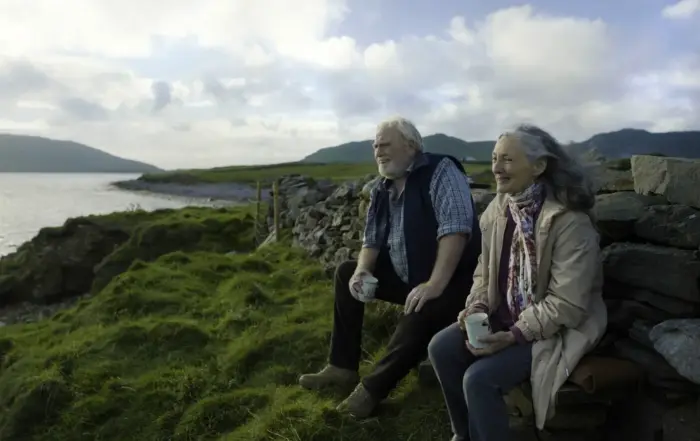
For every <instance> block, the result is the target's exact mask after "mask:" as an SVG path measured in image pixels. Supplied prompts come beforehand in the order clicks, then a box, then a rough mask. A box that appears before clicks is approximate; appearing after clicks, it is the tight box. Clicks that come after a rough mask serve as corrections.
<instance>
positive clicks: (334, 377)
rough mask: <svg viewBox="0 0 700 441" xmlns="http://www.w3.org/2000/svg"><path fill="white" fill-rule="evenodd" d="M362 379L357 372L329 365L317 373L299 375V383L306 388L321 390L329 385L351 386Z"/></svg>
mask: <svg viewBox="0 0 700 441" xmlns="http://www.w3.org/2000/svg"><path fill="white" fill-rule="evenodd" d="M359 380H360V376H359V374H358V373H357V372H355V371H351V370H349V369H342V368H339V367H335V366H333V365H330V364H329V365H328V366H326V367H324V368H323V369H321V371H320V372H317V373H315V374H304V375H302V376H301V377H299V384H300V385H301V387H303V388H305V389H312V390H319V389H323V388H324V387H328V386H348V387H351V386H353V385H355V384H357V382H358V381H359Z"/></svg>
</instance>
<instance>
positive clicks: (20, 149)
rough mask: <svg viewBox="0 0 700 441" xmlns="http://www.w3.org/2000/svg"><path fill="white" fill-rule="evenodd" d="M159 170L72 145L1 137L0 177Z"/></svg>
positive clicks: (8, 136) (37, 139)
mask: <svg viewBox="0 0 700 441" xmlns="http://www.w3.org/2000/svg"><path fill="white" fill-rule="evenodd" d="M157 171H160V169H159V168H158V167H155V166H153V165H150V164H146V163H143V162H139V161H133V160H130V159H124V158H119V157H117V156H114V155H110V154H109V153H105V152H103V151H101V150H97V149H94V148H92V147H88V146H86V145H83V144H78V143H76V142H72V141H58V140H54V139H48V138H42V137H38V136H24V135H9V134H0V173H7V172H14V173H20V172H34V173H148V172H157Z"/></svg>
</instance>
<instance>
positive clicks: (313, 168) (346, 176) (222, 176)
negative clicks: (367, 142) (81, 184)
mask: <svg viewBox="0 0 700 441" xmlns="http://www.w3.org/2000/svg"><path fill="white" fill-rule="evenodd" d="M464 166H465V169H466V170H467V172H468V173H470V174H480V173H481V172H483V171H484V170H490V164H467V163H465V164H464ZM376 173H377V165H376V164H374V163H367V164H306V163H286V164H272V165H256V166H235V167H219V168H212V169H193V170H177V171H172V172H164V173H147V174H144V175H143V176H141V177H140V178H139V179H141V180H143V181H146V182H168V183H179V184H197V183H219V182H239V183H244V184H253V183H256V182H258V181H262V182H264V183H269V182H271V181H273V180H275V179H277V178H279V177H281V176H283V175H289V174H301V175H305V176H309V177H312V178H314V179H332V180H334V181H347V180H352V179H359V178H361V177H364V176H367V175H369V174H372V175H374V174H376ZM486 178H487V179H489V182H490V180H491V179H492V177H491V176H490V172H489V174H488V176H486Z"/></svg>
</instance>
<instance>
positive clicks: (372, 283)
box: [358, 274, 379, 303]
mask: <svg viewBox="0 0 700 441" xmlns="http://www.w3.org/2000/svg"><path fill="white" fill-rule="evenodd" d="M361 280H362V286H361V287H360V292H359V294H360V295H359V296H358V297H359V298H360V301H362V302H365V303H367V302H369V301H371V300H373V299H374V292H375V291H376V290H377V283H378V282H379V281H378V280H377V278H376V277H374V276H371V275H369V274H363V275H362V277H361Z"/></svg>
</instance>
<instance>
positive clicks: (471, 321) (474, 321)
mask: <svg viewBox="0 0 700 441" xmlns="http://www.w3.org/2000/svg"><path fill="white" fill-rule="evenodd" d="M464 329H466V330H467V337H468V338H469V344H471V345H472V346H474V347H475V348H477V349H481V348H484V347H486V343H482V342H480V341H479V338H481V337H484V336H486V335H489V334H491V323H490V322H489V315H488V314H486V313H485V312H476V313H474V314H469V315H468V316H466V317H464Z"/></svg>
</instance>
